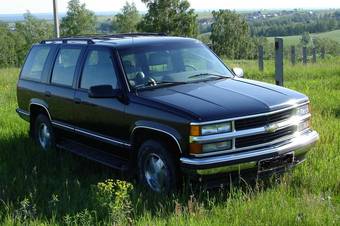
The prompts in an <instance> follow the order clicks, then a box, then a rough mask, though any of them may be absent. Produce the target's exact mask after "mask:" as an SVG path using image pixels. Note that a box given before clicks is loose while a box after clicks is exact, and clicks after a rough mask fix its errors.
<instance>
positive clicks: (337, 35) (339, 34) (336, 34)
mask: <svg viewBox="0 0 340 226" xmlns="http://www.w3.org/2000/svg"><path fill="white" fill-rule="evenodd" d="M310 35H311V38H313V37H318V38H328V39H331V40H334V41H336V42H338V43H340V30H334V31H329V32H323V33H317V34H310ZM282 38H283V41H284V43H285V45H289V46H291V45H297V44H299V42H300V39H301V35H294V36H283V37H282ZM268 40H269V41H270V42H274V37H268Z"/></svg>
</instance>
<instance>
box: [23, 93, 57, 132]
mask: <svg viewBox="0 0 340 226" xmlns="http://www.w3.org/2000/svg"><path fill="white" fill-rule="evenodd" d="M28 109H29V113H30V130H31V131H32V127H33V125H34V120H35V119H36V117H37V116H38V115H39V114H41V113H42V114H45V115H46V116H47V117H48V118H49V119H50V121H51V122H52V118H51V114H50V112H49V110H48V105H47V104H46V103H45V102H44V101H43V100H39V99H32V100H31V101H30V103H29V107H28Z"/></svg>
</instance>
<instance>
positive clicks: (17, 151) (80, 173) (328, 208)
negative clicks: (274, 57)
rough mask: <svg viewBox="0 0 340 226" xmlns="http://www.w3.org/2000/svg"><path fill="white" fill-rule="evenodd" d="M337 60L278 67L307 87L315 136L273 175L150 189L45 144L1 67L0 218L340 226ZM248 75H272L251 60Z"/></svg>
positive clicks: (269, 65) (10, 74) (5, 221)
mask: <svg viewBox="0 0 340 226" xmlns="http://www.w3.org/2000/svg"><path fill="white" fill-rule="evenodd" d="M339 62H340V58H332V59H328V60H326V61H320V62H319V63H318V64H314V65H309V66H302V65H297V66H295V67H291V66H290V65H289V64H288V63H287V64H285V65H287V66H286V68H285V76H286V77H285V85H286V86H287V87H289V88H292V89H295V90H298V91H301V92H303V93H305V94H307V95H308V96H309V97H310V99H311V104H312V113H313V117H312V126H313V127H314V129H316V130H317V131H318V132H319V133H320V137H321V139H320V142H319V143H318V145H317V146H316V147H315V148H313V149H312V151H311V153H310V154H309V156H308V159H307V161H306V162H305V163H304V164H302V165H300V166H298V167H297V168H296V169H295V170H294V171H293V172H292V173H289V174H286V175H285V176H284V177H283V178H282V179H281V180H280V181H279V182H278V181H273V182H272V183H271V184H269V185H266V186H263V185H261V183H259V184H257V185H256V186H248V185H247V184H246V183H245V182H244V183H242V186H232V187H230V188H229V187H228V188H226V189H221V190H212V191H204V190H202V191H195V192H191V191H190V189H184V191H183V192H182V193H181V194H179V195H173V196H171V197H155V196H151V195H149V194H146V193H145V192H143V191H141V189H139V188H138V186H137V185H136V184H133V185H132V186H133V188H132V187H131V184H130V183H127V182H115V183H114V184H112V182H110V181H107V182H106V183H102V182H105V181H106V180H107V179H113V181H115V180H116V179H117V178H119V177H118V176H117V173H116V172H113V171H112V170H110V169H108V168H105V167H101V166H98V165H97V164H95V163H92V162H89V161H87V160H84V159H82V158H79V157H76V156H73V155H71V154H69V153H66V152H64V151H51V152H42V151H41V150H39V149H38V148H36V147H35V146H34V144H33V143H32V141H31V140H30V139H29V137H28V135H27V132H28V124H27V123H26V122H24V121H23V120H21V119H20V118H19V117H18V116H17V115H16V113H15V108H16V106H17V104H16V90H15V86H16V80H17V76H18V71H19V70H18V69H16V68H12V69H1V70H0V116H1V117H0V225H37V224H40V225H57V224H58V225H59V224H64V225H65V224H66V225H78V224H79V225H113V224H116V225H176V226H177V225H282V226H285V225H340V132H339V131H340V64H339ZM229 64H230V65H232V66H242V67H243V68H244V69H245V74H246V77H248V78H254V79H257V80H264V81H268V82H273V71H274V68H273V62H269V61H266V62H265V65H266V69H265V71H264V72H263V73H261V72H259V71H258V70H257V63H256V62H255V61H233V62H229Z"/></svg>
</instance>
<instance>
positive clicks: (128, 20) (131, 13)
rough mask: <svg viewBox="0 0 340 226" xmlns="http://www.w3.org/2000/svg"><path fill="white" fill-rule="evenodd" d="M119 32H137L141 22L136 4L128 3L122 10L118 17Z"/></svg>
mask: <svg viewBox="0 0 340 226" xmlns="http://www.w3.org/2000/svg"><path fill="white" fill-rule="evenodd" d="M116 18H117V20H116V23H117V28H118V29H117V31H118V32H122V33H125V32H134V31H137V25H138V23H139V21H140V16H139V13H138V10H137V8H136V5H135V3H132V4H130V3H129V2H126V3H125V5H124V7H123V8H122V12H121V13H118V14H117V15H116Z"/></svg>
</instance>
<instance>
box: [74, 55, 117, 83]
mask: <svg viewBox="0 0 340 226" xmlns="http://www.w3.org/2000/svg"><path fill="white" fill-rule="evenodd" d="M97 85H111V86H112V88H113V89H116V88H118V86H117V75H116V72H115V70H114V66H113V63H112V58H111V54H110V51H108V50H91V51H90V52H89V53H88V55H87V58H86V61H85V65H84V69H83V75H82V78H81V83H80V88H82V89H89V88H90V87H91V86H97Z"/></svg>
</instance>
